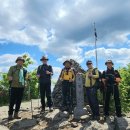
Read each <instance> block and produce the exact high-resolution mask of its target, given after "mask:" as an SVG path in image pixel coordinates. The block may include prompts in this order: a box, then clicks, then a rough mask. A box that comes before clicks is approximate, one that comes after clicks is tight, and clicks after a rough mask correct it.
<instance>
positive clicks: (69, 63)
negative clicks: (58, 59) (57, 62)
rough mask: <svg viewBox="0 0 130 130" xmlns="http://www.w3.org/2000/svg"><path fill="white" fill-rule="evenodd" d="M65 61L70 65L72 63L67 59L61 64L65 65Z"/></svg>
mask: <svg viewBox="0 0 130 130" xmlns="http://www.w3.org/2000/svg"><path fill="white" fill-rule="evenodd" d="M66 63H69V64H70V65H72V63H71V62H70V61H69V60H66V61H64V63H63V65H64V66H65V64H66Z"/></svg>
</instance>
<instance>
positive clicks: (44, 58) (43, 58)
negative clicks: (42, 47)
mask: <svg viewBox="0 0 130 130" xmlns="http://www.w3.org/2000/svg"><path fill="white" fill-rule="evenodd" d="M42 60H49V59H48V58H47V57H45V56H43V57H42V58H41V59H40V61H42Z"/></svg>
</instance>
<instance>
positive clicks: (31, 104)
mask: <svg viewBox="0 0 130 130" xmlns="http://www.w3.org/2000/svg"><path fill="white" fill-rule="evenodd" d="M28 85H29V100H30V101H31V114H32V119H33V103H32V98H31V89H30V79H29V80H28Z"/></svg>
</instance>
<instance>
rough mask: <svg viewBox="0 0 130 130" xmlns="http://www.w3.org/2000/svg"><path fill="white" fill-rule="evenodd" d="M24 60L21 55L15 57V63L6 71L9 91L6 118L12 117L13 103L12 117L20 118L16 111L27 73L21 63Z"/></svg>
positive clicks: (21, 96)
mask: <svg viewBox="0 0 130 130" xmlns="http://www.w3.org/2000/svg"><path fill="white" fill-rule="evenodd" d="M24 62H25V60H24V59H23V58H22V57H18V58H17V59H16V65H15V66H11V67H10V69H9V72H8V79H9V83H10V92H9V98H10V101H9V111H8V114H9V117H8V119H9V120H11V119H13V111H14V105H15V113H14V118H16V119H20V117H19V116H18V112H19V109H20V105H21V101H22V98H23V92H24V87H25V80H26V75H27V70H25V68H23V63H24Z"/></svg>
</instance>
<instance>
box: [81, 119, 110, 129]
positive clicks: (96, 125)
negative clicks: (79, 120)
mask: <svg viewBox="0 0 130 130" xmlns="http://www.w3.org/2000/svg"><path fill="white" fill-rule="evenodd" d="M83 130H112V129H109V127H108V125H107V123H104V124H100V123H98V122H97V121H89V122H88V123H87V124H86V125H85V127H84V128H83Z"/></svg>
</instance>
